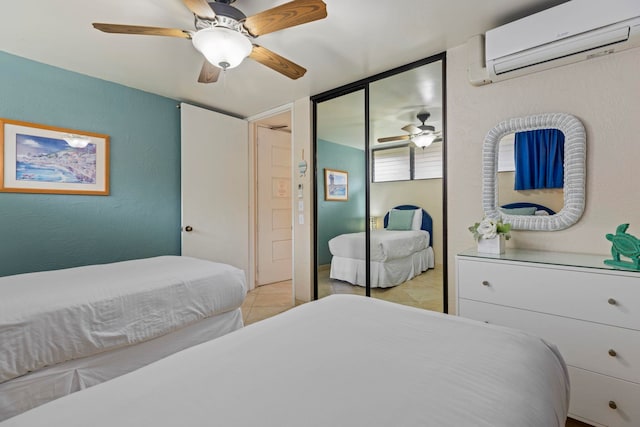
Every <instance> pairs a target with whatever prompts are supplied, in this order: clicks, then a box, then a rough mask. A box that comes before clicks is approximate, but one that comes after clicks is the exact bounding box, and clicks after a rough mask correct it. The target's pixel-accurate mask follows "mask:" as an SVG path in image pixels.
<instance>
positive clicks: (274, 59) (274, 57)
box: [249, 44, 307, 80]
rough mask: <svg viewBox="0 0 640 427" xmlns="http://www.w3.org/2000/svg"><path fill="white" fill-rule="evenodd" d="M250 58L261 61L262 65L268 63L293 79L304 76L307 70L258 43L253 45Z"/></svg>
mask: <svg viewBox="0 0 640 427" xmlns="http://www.w3.org/2000/svg"><path fill="white" fill-rule="evenodd" d="M249 58H251V59H253V60H254V61H257V62H259V63H261V64H262V65H266V66H267V67H269V68H271V69H272V70H274V71H277V72H279V73H280V74H284V75H285V76H287V77H289V78H290V79H293V80H295V79H298V78H300V77H302V76H304V73H306V72H307V70H306V69H305V68H303V67H301V66H299V65H298V64H295V63H293V62H291V61H289V60H288V59H286V58H283V57H282V56H280V55H278V54H277V53H274V52H272V51H270V50H269V49H267V48H264V47H262V46H258V45H257V44H254V45H253V50H252V51H251V53H250V54H249Z"/></svg>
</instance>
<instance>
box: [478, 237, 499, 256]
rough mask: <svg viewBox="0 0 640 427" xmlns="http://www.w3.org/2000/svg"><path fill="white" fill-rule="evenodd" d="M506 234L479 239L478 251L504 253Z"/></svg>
mask: <svg viewBox="0 0 640 427" xmlns="http://www.w3.org/2000/svg"><path fill="white" fill-rule="evenodd" d="M504 246H505V244H504V236H496V237H494V238H493V239H483V238H482V237H481V238H480V239H479V240H478V252H482V253H485V254H497V255H499V254H503V253H504Z"/></svg>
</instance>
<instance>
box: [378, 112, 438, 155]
mask: <svg viewBox="0 0 640 427" xmlns="http://www.w3.org/2000/svg"><path fill="white" fill-rule="evenodd" d="M430 116H431V114H430V113H428V112H426V111H423V112H420V113H418V114H417V115H416V117H417V118H418V120H420V122H421V123H422V124H421V125H420V126H416V125H406V126H404V127H403V128H402V130H403V131H405V132H409V135H400V136H389V137H386V138H378V142H391V141H407V140H410V141H411V142H413V143H414V144H415V145H416V146H418V147H421V148H425V147H428V146H429V145H431V144H432V143H434V142H440V141H442V132H440V131H438V132H436V128H435V127H433V126H431V125H425V124H424V122H426V121H427V120H428V119H429V117H430Z"/></svg>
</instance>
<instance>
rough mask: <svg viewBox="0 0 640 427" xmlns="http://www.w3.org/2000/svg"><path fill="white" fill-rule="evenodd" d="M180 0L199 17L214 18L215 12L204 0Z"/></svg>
mask: <svg viewBox="0 0 640 427" xmlns="http://www.w3.org/2000/svg"><path fill="white" fill-rule="evenodd" d="M182 2H183V3H184V5H185V6H187V8H189V10H190V11H191V12H193V13H194V14H195V15H198V16H199V17H201V18H207V19H215V17H216V13H215V12H214V11H213V9H211V6H209V3H207V2H206V0H182Z"/></svg>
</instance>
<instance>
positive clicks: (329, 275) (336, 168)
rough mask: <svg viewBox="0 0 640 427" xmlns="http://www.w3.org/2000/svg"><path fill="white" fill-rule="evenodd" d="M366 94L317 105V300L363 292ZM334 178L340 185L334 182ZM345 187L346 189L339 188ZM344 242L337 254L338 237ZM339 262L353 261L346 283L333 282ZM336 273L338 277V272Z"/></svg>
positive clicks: (350, 95)
mask: <svg viewBox="0 0 640 427" xmlns="http://www.w3.org/2000/svg"><path fill="white" fill-rule="evenodd" d="M364 99H365V97H364V90H359V91H357V92H353V93H350V94H347V95H343V96H340V97H337V98H333V99H330V100H328V101H324V102H322V103H319V104H318V107H317V117H316V126H317V136H318V137H317V141H316V165H317V171H318V173H317V179H318V182H317V183H316V184H317V189H318V192H317V200H316V203H317V212H318V217H317V223H316V230H317V239H316V245H317V248H316V254H317V262H318V265H317V266H316V267H317V273H318V298H322V297H325V296H327V295H331V294H334V293H354V294H358V295H364V294H365V288H364V285H365V283H366V275H365V270H366V269H365V235H364V233H365V231H366V228H367V227H368V225H369V221H368V220H367V218H366V216H365V213H366V192H365V187H366V180H367V175H366V167H365V166H366V158H365V115H364V106H365V104H364ZM336 179H338V180H341V181H339V182H338V181H336ZM340 185H344V187H339V186H340ZM343 192H344V194H343ZM340 236H343V237H342V239H345V240H348V245H347V246H346V247H344V248H343V247H339V248H338V249H339V252H336V250H337V249H336V245H335V244H334V242H335V240H336V239H338V240H339V239H341V237H340ZM342 259H347V260H352V261H353V262H352V264H351V268H352V269H351V270H350V273H351V275H350V277H349V278H350V281H351V283H354V284H356V286H352V285H351V284H350V283H349V282H346V281H341V280H337V279H334V278H333V277H335V276H336V275H337V276H338V277H340V278H342V276H341V275H340V274H339V273H341V272H343V269H344V268H347V267H344V266H343V264H344V263H343V262H342V261H341V260H342ZM336 272H337V273H336Z"/></svg>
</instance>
